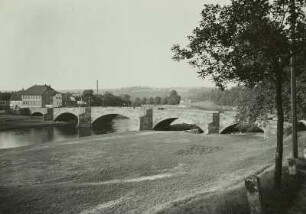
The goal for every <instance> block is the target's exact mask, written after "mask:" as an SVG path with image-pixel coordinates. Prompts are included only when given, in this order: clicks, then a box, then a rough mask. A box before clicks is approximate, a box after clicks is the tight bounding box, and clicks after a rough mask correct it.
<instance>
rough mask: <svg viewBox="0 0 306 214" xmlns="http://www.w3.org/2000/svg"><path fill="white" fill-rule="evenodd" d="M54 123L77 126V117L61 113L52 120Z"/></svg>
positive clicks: (68, 113)
mask: <svg viewBox="0 0 306 214" xmlns="http://www.w3.org/2000/svg"><path fill="white" fill-rule="evenodd" d="M54 121H55V122H56V121H60V122H66V123H73V124H79V117H78V116H77V115H76V114H73V113H70V112H63V113H61V114H59V115H58V116H56V117H55V118H54Z"/></svg>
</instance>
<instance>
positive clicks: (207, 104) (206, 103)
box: [188, 101, 235, 111]
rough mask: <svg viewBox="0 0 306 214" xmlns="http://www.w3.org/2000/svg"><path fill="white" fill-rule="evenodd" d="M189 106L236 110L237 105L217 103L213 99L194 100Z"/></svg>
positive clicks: (213, 109)
mask: <svg viewBox="0 0 306 214" xmlns="http://www.w3.org/2000/svg"><path fill="white" fill-rule="evenodd" d="M188 106H190V107H193V108H198V109H201V110H206V111H235V107H232V106H221V105H216V104H214V103H213V102H211V101H201V102H193V103H189V104H188Z"/></svg>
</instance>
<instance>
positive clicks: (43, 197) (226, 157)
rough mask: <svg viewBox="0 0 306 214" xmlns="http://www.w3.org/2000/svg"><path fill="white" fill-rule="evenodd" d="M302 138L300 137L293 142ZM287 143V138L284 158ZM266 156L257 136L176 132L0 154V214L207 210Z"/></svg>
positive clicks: (268, 150) (269, 144) (268, 151)
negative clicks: (212, 200) (219, 196)
mask: <svg viewBox="0 0 306 214" xmlns="http://www.w3.org/2000/svg"><path fill="white" fill-rule="evenodd" d="M305 138H306V134H304V133H303V134H302V135H301V139H302V140H301V142H305ZM289 145H290V144H289V141H288V140H287V141H286V142H285V154H286V155H289V152H290V149H289ZM274 150H275V140H274V139H268V140H264V139H263V137H262V136H256V135H249V136H248V135H193V134H188V133H184V132H131V133H122V134H108V135H104V136H91V137H86V138H82V139H77V140H73V141H63V142H56V143H52V144H41V145H35V146H27V147H20V148H15V149H3V150H0V213H10V214H11V213H37V214H38V213H39V214H40V213H81V214H89V213H200V211H201V210H202V211H203V210H214V209H217V208H216V207H214V208H212V207H211V206H210V204H209V203H208V202H209V200H211V198H210V199H209V200H208V201H207V197H208V196H209V195H212V194H213V195H214V197H215V200H216V201H218V200H217V199H218V197H217V196H216V195H218V194H223V193H224V192H227V191H232V190H231V188H232V187H233V186H235V185H241V184H242V183H243V180H244V178H245V177H247V176H249V175H252V174H254V173H255V172H257V171H259V170H261V169H262V168H263V167H264V166H266V167H268V166H270V165H271V164H272V163H273V158H274ZM230 194H231V195H232V193H231V192H230ZM241 203H244V202H241ZM215 204H216V203H215ZM188 205H189V206H188ZM191 205H192V206H191ZM204 213H205V212H204ZM206 213H217V212H206Z"/></svg>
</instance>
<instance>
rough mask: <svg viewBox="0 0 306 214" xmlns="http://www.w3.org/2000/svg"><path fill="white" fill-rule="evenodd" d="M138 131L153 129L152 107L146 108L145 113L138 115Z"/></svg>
mask: <svg viewBox="0 0 306 214" xmlns="http://www.w3.org/2000/svg"><path fill="white" fill-rule="evenodd" d="M139 120H140V128H139V130H140V131H144V130H152V129H153V109H146V112H145V115H144V116H141V117H139Z"/></svg>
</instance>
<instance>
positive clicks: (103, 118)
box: [92, 114, 130, 125]
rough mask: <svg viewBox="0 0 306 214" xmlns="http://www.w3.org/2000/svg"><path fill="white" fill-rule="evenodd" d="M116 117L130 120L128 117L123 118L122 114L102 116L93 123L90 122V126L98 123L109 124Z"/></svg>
mask: <svg viewBox="0 0 306 214" xmlns="http://www.w3.org/2000/svg"><path fill="white" fill-rule="evenodd" d="M116 117H120V118H125V119H130V118H129V117H127V116H124V115H122V114H104V115H101V116H99V117H97V118H96V119H95V120H94V121H92V125H95V124H96V123H98V122H111V121H112V120H113V119H114V118H116Z"/></svg>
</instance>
